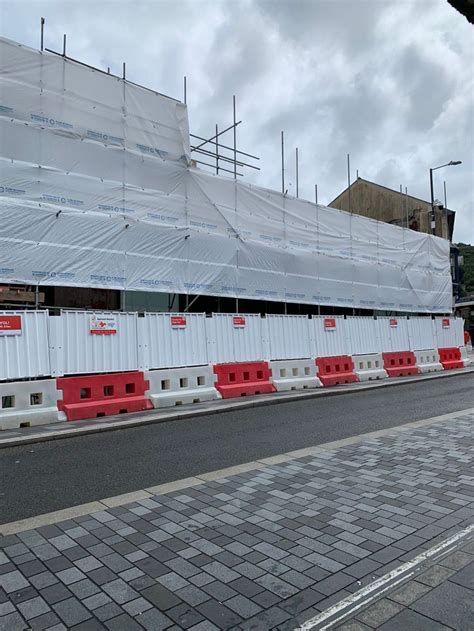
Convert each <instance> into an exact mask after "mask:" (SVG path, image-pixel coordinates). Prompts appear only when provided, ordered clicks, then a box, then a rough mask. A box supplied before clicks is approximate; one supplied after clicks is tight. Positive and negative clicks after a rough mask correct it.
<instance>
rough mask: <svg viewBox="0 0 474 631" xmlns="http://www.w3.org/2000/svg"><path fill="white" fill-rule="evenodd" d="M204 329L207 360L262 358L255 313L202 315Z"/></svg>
mask: <svg viewBox="0 0 474 631" xmlns="http://www.w3.org/2000/svg"><path fill="white" fill-rule="evenodd" d="M206 331H207V348H208V357H209V362H210V363H211V364H228V363H234V362H246V361H247V362H248V361H261V360H263V359H265V343H264V341H263V336H262V319H261V318H260V316H259V315H255V314H235V315H234V314H227V313H213V314H212V318H206Z"/></svg>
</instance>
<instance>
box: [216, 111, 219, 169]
mask: <svg viewBox="0 0 474 631" xmlns="http://www.w3.org/2000/svg"><path fill="white" fill-rule="evenodd" d="M216 175H219V127H218V126H217V123H216Z"/></svg>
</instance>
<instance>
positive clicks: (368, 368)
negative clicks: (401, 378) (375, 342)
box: [352, 353, 388, 381]
mask: <svg viewBox="0 0 474 631" xmlns="http://www.w3.org/2000/svg"><path fill="white" fill-rule="evenodd" d="M352 359H353V361H354V372H355V374H356V375H357V377H358V378H359V381H377V380H379V379H386V378H387V377H388V374H387V371H386V370H385V369H384V367H383V357H382V354H381V353H370V354H368V355H354V356H353V358H352Z"/></svg>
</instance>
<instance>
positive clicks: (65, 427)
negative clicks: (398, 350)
mask: <svg viewBox="0 0 474 631" xmlns="http://www.w3.org/2000/svg"><path fill="white" fill-rule="evenodd" d="M471 373H474V366H472V365H469V366H467V367H466V368H459V369H456V370H448V371H444V372H437V373H429V374H420V375H412V376H406V377H397V378H389V379H382V380H380V381H370V382H369V381H364V382H360V383H353V384H349V385H340V386H334V387H331V388H315V389H313V390H300V391H291V392H273V393H272V394H269V395H256V396H249V397H242V398H238V399H218V400H215V401H208V402H205V403H193V404H187V405H182V406H181V405H180V406H177V407H172V408H162V409H156V410H148V411H145V412H133V413H130V414H125V415H116V416H108V417H101V418H100V419H88V420H84V421H73V422H68V421H60V422H57V423H48V424H45V425H35V426H33V427H28V426H25V427H20V428H17V429H6V430H2V431H0V449H1V448H8V447H11V446H14V445H22V444H27V443H35V442H40V441H48V440H57V439H61V438H70V437H73V436H80V435H83V434H90V433H95V432H104V431H113V430H116V429H123V428H126V427H134V426H138V425H145V424H148V423H163V422H167V421H173V420H181V419H186V418H188V419H189V418H196V417H198V416H206V415H209V414H221V413H223V412H226V411H232V410H242V409H246V408H252V407H259V406H263V405H266V406H268V405H274V404H278V403H285V402H290V401H297V400H301V399H316V398H320V397H332V396H337V395H340V394H344V393H354V392H361V391H362V392H363V391H368V390H374V389H378V388H390V387H393V386H403V385H407V384H410V383H413V382H423V381H431V380H433V379H451V378H453V377H456V376H459V375H465V374H471ZM27 422H28V419H27V418H26V417H25V423H27Z"/></svg>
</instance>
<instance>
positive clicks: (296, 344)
mask: <svg viewBox="0 0 474 631" xmlns="http://www.w3.org/2000/svg"><path fill="white" fill-rule="evenodd" d="M309 323H310V320H309V319H308V318H307V317H306V316H285V315H267V316H266V318H265V319H263V320H262V324H263V327H264V329H265V328H266V334H265V336H264V337H265V339H266V340H267V345H268V346H267V348H268V350H267V352H266V354H265V355H266V357H267V358H268V359H272V360H273V359H299V358H304V357H311V343H310V332H309V326H310V324H309Z"/></svg>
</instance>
